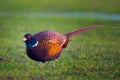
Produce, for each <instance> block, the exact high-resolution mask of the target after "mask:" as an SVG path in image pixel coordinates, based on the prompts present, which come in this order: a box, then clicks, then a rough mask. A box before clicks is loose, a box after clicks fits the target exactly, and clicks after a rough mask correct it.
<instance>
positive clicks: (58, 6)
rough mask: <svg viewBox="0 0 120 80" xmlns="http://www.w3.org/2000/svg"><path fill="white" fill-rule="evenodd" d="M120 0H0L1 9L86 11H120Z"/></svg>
mask: <svg viewBox="0 0 120 80" xmlns="http://www.w3.org/2000/svg"><path fill="white" fill-rule="evenodd" d="M119 7H120V1H119V0H114V1H113V0H109V1H108V0H100V1H98V0H19V1H18V0H0V11H58V12H60V11H81V12H83V11H85V12H108V13H120V9H119Z"/></svg>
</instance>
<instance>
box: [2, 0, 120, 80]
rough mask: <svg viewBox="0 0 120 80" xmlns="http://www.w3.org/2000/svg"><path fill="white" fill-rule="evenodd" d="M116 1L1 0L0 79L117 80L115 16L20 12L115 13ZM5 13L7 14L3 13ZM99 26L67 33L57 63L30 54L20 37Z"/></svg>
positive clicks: (119, 60) (119, 46) (119, 52)
mask: <svg viewBox="0 0 120 80" xmlns="http://www.w3.org/2000/svg"><path fill="white" fill-rule="evenodd" d="M119 4H120V1H119V0H114V1H113V0H109V1H108V0H101V1H97V0H79V1H78V0H69V1H68V0H66V1H65V0H43V1H41V0H36V1H35V0H34V1H33V0H20V1H17V0H0V12H6V14H5V15H7V12H13V13H14V12H15V13H16V12H17V11H18V12H17V13H16V14H14V15H12V16H2V15H1V16H0V43H1V45H0V80H119V79H120V57H119V56H120V31H119V30H120V21H114V20H103V19H95V18H90V17H88V18H84V17H83V18H77V17H76V18H72V17H66V18H65V17H46V18H45V17H41V18H40V17H39V18H37V17H24V16H20V15H22V14H21V13H22V12H39V11H40V12H66V11H67V12H69V11H71V12H74V11H78V12H79V11H80V12H107V13H116V14H119V13H120V10H119V7H120V5H119ZM8 15H9V13H8ZM97 24H102V25H104V27H103V28H99V29H95V30H91V31H88V32H85V33H83V34H81V35H77V36H75V37H73V38H71V42H70V43H69V45H68V47H67V48H66V49H64V50H63V51H62V54H61V55H60V57H59V59H58V61H57V63H56V67H55V68H52V66H53V62H52V61H51V62H46V63H45V65H44V66H43V67H42V68H40V63H39V62H35V61H33V60H31V59H29V58H28V57H27V55H26V52H25V44H24V42H22V39H23V36H24V34H25V33H28V32H30V33H32V34H34V33H37V32H39V31H43V30H54V31H57V32H59V33H66V32H69V31H72V30H75V29H79V28H82V27H87V26H93V25H97Z"/></svg>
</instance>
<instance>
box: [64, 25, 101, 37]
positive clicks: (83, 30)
mask: <svg viewBox="0 0 120 80" xmlns="http://www.w3.org/2000/svg"><path fill="white" fill-rule="evenodd" d="M99 27H102V26H101V25H96V26H91V27H85V28H81V29H78V30H75V31H72V32H69V33H66V34H65V36H67V37H68V38H69V37H72V36H75V35H77V34H81V33H83V32H86V31H88V30H92V29H95V28H99Z"/></svg>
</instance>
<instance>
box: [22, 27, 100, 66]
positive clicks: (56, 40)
mask: <svg viewBox="0 0 120 80" xmlns="http://www.w3.org/2000/svg"><path fill="white" fill-rule="evenodd" d="M99 27H101V26H91V27H86V28H82V29H78V30H75V31H72V32H69V33H66V34H60V33H58V32H55V31H51V30H45V31H42V32H39V33H37V34H34V35H31V34H29V33H27V34H25V36H24V39H23V40H24V42H25V44H26V53H27V55H28V57H29V58H31V59H33V60H35V61H40V62H42V64H41V67H42V65H43V63H45V62H46V61H51V60H53V61H54V66H55V62H56V60H57V58H58V57H59V55H60V53H61V52H62V49H63V48H66V47H67V45H68V43H69V41H70V40H69V39H70V37H72V36H75V35H77V34H80V33H83V32H85V31H88V30H91V29H94V28H99Z"/></svg>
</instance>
